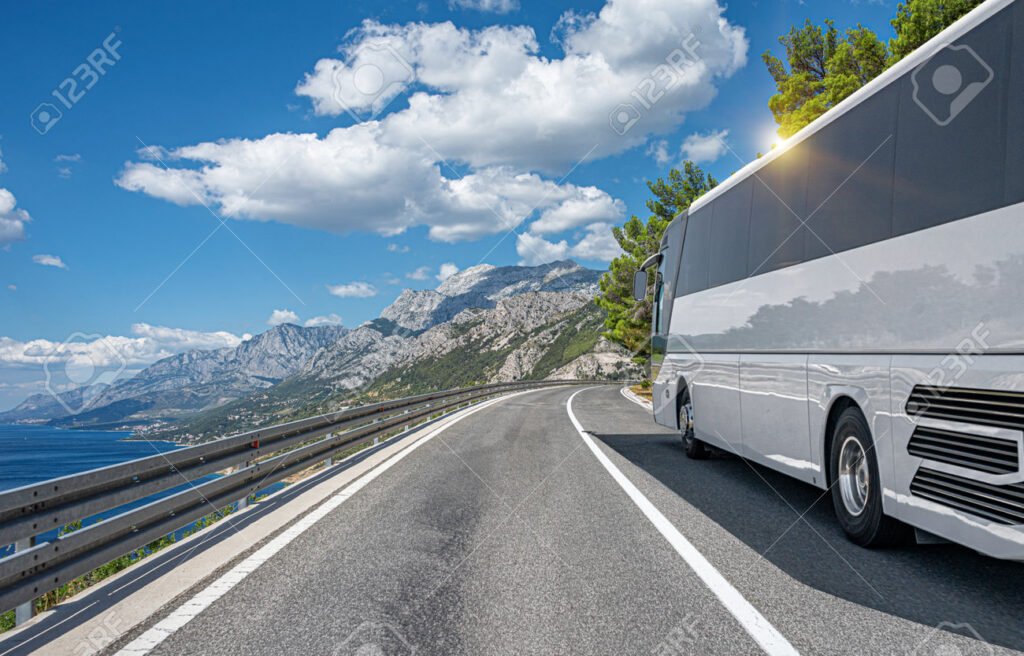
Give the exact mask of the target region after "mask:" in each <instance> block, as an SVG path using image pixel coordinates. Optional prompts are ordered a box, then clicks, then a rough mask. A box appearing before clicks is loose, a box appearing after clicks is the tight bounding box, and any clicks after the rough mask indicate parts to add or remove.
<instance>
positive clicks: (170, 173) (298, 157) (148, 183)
mask: <svg viewBox="0 0 1024 656" xmlns="http://www.w3.org/2000/svg"><path fill="white" fill-rule="evenodd" d="M427 150H428V149H426V148H425V147H422V145H421V148H420V151H419V152H413V151H410V150H406V149H402V148H396V147H393V146H388V145H384V144H383V143H382V142H381V140H380V126H379V124H377V123H364V124H360V125H357V126H353V127H351V128H337V129H334V130H331V131H330V132H329V133H328V134H327V136H325V137H324V138H322V139H321V138H319V137H317V136H316V135H315V134H274V135H270V136H267V137H264V138H262V139H256V140H249V139H232V140H227V141H220V142H216V143H201V144H198V145H196V146H190V147H186V148H180V149H177V150H173V151H169V152H164V153H162V155H164V156H166V159H165V161H166V162H176V161H193V162H201V163H203V166H202V168H200V169H186V168H182V169H176V168H170V169H167V168H165V167H164V165H163V164H159V165H158V164H151V163H149V162H136V163H130V164H128V165H127V166H126V167H125V169H124V170H123V171H122V173H121V175H120V177H119V178H118V179H117V184H118V185H120V186H121V187H123V188H125V189H129V190H132V191H141V192H143V193H146V194H149V195H151V196H155V197H157V198H163V199H164V200H168V201H171V202H173V203H177V204H180V205H189V204H199V203H200V202H202V203H206V204H211V205H216V206H218V209H219V211H220V212H221V213H222V214H223V215H224V216H225V217H230V218H236V219H242V218H247V219H253V220H257V221H270V220H276V221H280V222H283V223H290V224H293V225H298V226H302V227H306V228H315V229H320V230H326V231H330V232H336V233H342V234H344V233H346V232H349V231H353V230H366V229H367V227H368V226H373V228H372V229H373V230H375V231H376V232H378V233H381V234H384V235H393V234H398V233H401V232H403V231H404V230H406V229H407V228H410V227H412V226H415V225H428V226H430V233H429V234H430V237H431V238H433V239H435V240H440V241H448V242H452V241H459V240H465V239H476V238H478V237H481V236H484V235H488V234H495V233H499V232H505V231H507V230H509V229H511V228H513V227H516V226H518V225H519V224H520V223H522V222H523V221H524V220H525V219H526V218H527V217H528V216H529V215H530V214H531V212H532V211H533V210H534V209H537V210H539V211H544V210H545V209H547V208H551V207H557V206H558V205H559V204H562V203H564V202H566V201H568V200H571V199H591V202H594V201H593V199H594V198H596V197H600V196H604V197H605V198H607V200H606V201H605V202H606V203H612V202H613V201H612V200H611V198H610V197H608V196H607V194H605V193H604V192H602V191H600V190H598V189H596V188H595V187H577V186H575V185H572V184H562V185H558V184H555V183H554V182H551V181H549V180H545V179H543V178H541V177H540V176H539V175H537V174H534V173H517V172H515V171H513V170H512V169H510V168H508V167H492V168H486V169H481V170H479V171H475V172H473V173H470V174H467V175H465V176H463V177H462V178H459V179H448V178H445V177H444V176H442V175H441V171H440V167H439V165H438V164H436V163H435V162H434V161H433V160H432V159H431V154H430V153H429V152H426V151H427ZM282 162H284V163H285V164H284V165H282V164H281V163H282ZM339 208H344V211H339Z"/></svg>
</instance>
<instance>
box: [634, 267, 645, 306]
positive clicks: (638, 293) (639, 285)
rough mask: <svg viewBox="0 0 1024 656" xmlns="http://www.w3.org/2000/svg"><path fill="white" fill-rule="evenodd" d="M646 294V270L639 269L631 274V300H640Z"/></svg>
mask: <svg viewBox="0 0 1024 656" xmlns="http://www.w3.org/2000/svg"><path fill="white" fill-rule="evenodd" d="M646 296H647V272H646V271H643V270H640V271H637V272H636V273H634V274H633V300H636V301H642V300H644V298H645V297H646Z"/></svg>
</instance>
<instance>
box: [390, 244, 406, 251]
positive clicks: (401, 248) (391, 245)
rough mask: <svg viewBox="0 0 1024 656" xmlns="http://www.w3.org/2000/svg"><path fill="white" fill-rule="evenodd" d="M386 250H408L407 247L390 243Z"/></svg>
mask: <svg viewBox="0 0 1024 656" xmlns="http://www.w3.org/2000/svg"><path fill="white" fill-rule="evenodd" d="M388 252H389V253H408V252H409V247H408V246H403V245H399V244H394V243H392V244H388Z"/></svg>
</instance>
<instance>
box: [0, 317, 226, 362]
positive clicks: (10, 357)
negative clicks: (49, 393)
mask: <svg viewBox="0 0 1024 656" xmlns="http://www.w3.org/2000/svg"><path fill="white" fill-rule="evenodd" d="M131 332H132V335H133V336H121V335H85V334H81V333H75V334H74V335H71V336H69V337H68V339H67V340H65V341H63V342H58V341H51V340H48V339H33V340H29V341H25V342H23V341H19V340H15V339H11V338H10V337H0V366H7V367H10V366H16V367H18V366H20V367H26V366H43V365H49V364H52V363H55V362H57V363H62V362H68V361H77V362H82V363H90V364H92V365H94V366H96V367H136V368H137V367H140V366H146V365H150V364H152V363H154V362H156V361H157V360H161V359H163V358H166V357H170V356H172V355H175V354H176V353H181V352H183V351H190V350H194V349H202V350H208V349H217V348H233V347H235V346H238V345H239V344H240V343H241V342H242V338H241V337H238V336H237V335H233V334H232V333H229V332H226V331H215V332H202V331H197V330H187V329H184V328H168V327H165V326H153V325H150V324H147V323H136V324H133V325H132V327H131Z"/></svg>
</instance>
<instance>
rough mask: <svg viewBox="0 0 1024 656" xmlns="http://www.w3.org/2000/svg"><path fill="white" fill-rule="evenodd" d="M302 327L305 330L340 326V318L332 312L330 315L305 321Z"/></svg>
mask: <svg viewBox="0 0 1024 656" xmlns="http://www.w3.org/2000/svg"><path fill="white" fill-rule="evenodd" d="M303 325H304V326H306V328H315V327H317V326H340V325H341V317H339V316H338V315H336V314H334V313H333V312H332V313H331V314H326V315H323V316H319V317H313V318H312V319H306V323H304V324H303Z"/></svg>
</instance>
